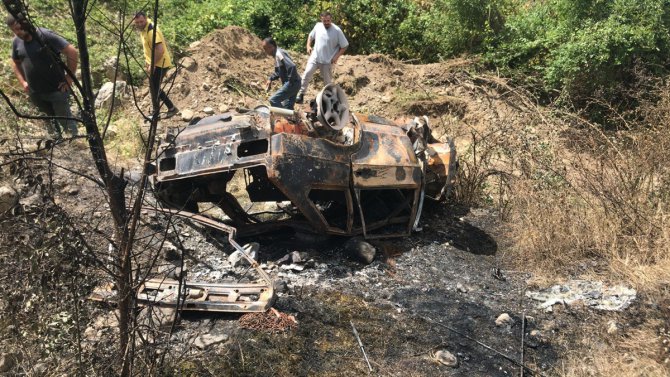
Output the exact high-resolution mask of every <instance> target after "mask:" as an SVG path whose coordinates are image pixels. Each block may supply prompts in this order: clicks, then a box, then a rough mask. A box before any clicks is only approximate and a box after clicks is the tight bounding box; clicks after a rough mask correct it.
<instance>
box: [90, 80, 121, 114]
mask: <svg viewBox="0 0 670 377" xmlns="http://www.w3.org/2000/svg"><path fill="white" fill-rule="evenodd" d="M126 90H127V84H126V82H125V81H117V82H116V92H115V97H116V99H115V101H119V100H120V99H121V98H122V97H123V95H124V94H125V92H126ZM112 92H114V83H112V82H110V81H108V82H106V83H104V84H102V87H101V88H100V90H99V91H98V95H97V96H96V97H95V107H97V108H101V107H106V106H109V102H110V101H111V100H112ZM117 103H118V102H117Z"/></svg>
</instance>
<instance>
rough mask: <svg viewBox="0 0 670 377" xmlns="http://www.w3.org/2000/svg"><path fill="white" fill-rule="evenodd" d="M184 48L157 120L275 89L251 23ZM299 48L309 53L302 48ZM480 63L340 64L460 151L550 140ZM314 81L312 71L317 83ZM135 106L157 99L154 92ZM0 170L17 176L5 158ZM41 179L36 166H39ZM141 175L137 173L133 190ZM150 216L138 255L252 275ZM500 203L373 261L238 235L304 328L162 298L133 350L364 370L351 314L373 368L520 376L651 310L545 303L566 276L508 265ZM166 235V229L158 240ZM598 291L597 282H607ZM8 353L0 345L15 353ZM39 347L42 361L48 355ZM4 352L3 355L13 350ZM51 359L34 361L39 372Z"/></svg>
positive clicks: (103, 338) (361, 105)
mask: <svg viewBox="0 0 670 377" xmlns="http://www.w3.org/2000/svg"><path fill="white" fill-rule="evenodd" d="M189 52H190V55H189V56H187V57H185V58H184V59H182V60H181V67H182V68H181V69H180V70H179V71H178V72H179V73H178V75H177V77H176V79H175V81H174V85H173V87H172V89H171V91H170V93H171V94H170V95H171V97H172V98H173V100H174V101H175V102H176V103H177V105H178V106H179V108H180V109H181V110H182V114H181V115H180V117H175V118H172V119H169V120H165V121H161V126H162V127H175V126H183V125H184V124H185V122H187V121H189V120H190V119H191V118H192V117H196V116H205V115H208V114H209V113H212V112H225V111H229V110H231V109H235V108H238V107H243V108H251V107H254V106H256V105H258V104H263V103H264V101H265V99H266V98H267V94H266V93H264V91H263V88H262V86H263V84H264V82H265V78H266V77H267V74H269V73H270V72H271V70H272V60H271V59H270V58H268V57H265V56H264V55H263V54H262V51H261V49H260V41H259V40H258V39H257V38H256V37H254V36H253V35H251V34H249V33H248V32H247V31H244V30H242V29H239V28H227V29H225V30H223V31H217V32H214V33H212V34H210V35H209V36H207V37H205V38H204V39H203V40H202V41H200V42H197V43H195V44H194V45H192V46H191V49H190V50H189ZM293 55H294V58H296V59H295V60H296V61H297V62H298V63H299V65H300V66H302V65H304V62H305V57H304V56H300V55H299V54H293ZM469 64H475V63H474V62H466V61H451V62H445V63H440V64H433V65H424V66H412V65H408V64H403V63H402V62H398V61H393V60H391V59H388V58H387V57H384V56H381V55H373V56H346V55H345V56H344V57H342V59H341V61H340V64H338V66H337V67H336V70H335V78H336V81H337V82H338V83H340V85H341V86H342V87H343V88H344V89H345V90H346V91H347V94H348V95H349V96H350V103H351V105H352V108H353V109H354V111H357V112H363V113H374V114H378V115H384V116H386V117H388V118H397V117H404V116H408V115H416V114H424V113H425V114H428V115H429V116H430V119H431V121H432V124H433V125H434V127H435V131H436V132H435V134H436V135H437V136H445V135H449V136H452V137H456V144H457V146H458V148H459V153H461V154H466V153H469V151H470V150H471V146H472V144H473V140H472V137H471V135H475V134H482V133H486V132H488V131H491V130H494V129H495V130H498V131H500V130H501V129H502V130H504V128H501V126H500V124H502V123H504V124H505V125H506V126H509V127H514V128H515V129H516V130H517V131H516V132H515V133H514V134H512V135H508V136H509V138H510V140H511V142H510V143H513V142H518V141H519V140H520V139H522V138H523V140H524V141H527V140H536V139H538V138H541V137H542V136H539V135H541V132H539V131H538V128H541V126H542V125H541V124H539V123H537V122H534V121H533V119H534V115H533V114H531V111H530V110H529V109H530V105H529V104H527V103H523V102H522V101H520V100H518V99H517V98H515V97H514V94H513V93H510V92H509V90H508V88H507V87H506V86H505V84H504V83H503V82H499V81H497V79H496V78H495V77H480V76H477V75H475V74H471V73H468V72H467V71H466V70H465V69H463V68H464V67H466V66H467V65H469ZM319 86H320V83H319V82H318V80H317V81H316V82H315V83H314V85H312V86H311V89H310V92H309V93H308V94H309V95H308V97H309V96H314V95H315V94H316V88H317V87H319ZM144 93H145V94H146V91H144ZM140 104H141V106H142V107H143V108H148V107H149V106H148V98H147V97H146V95H145V97H144V98H143V99H141V102H140ZM133 116H134V117H136V118H135V122H136V123H137V124H141V121H140V119H139V117H138V116H137V115H132V116H131V117H133ZM138 131H141V130H140V129H138ZM559 131H560V130H551V131H548V130H547V131H546V132H547V133H548V132H559ZM112 138H113V137H112ZM533 138H535V139H533ZM510 148H511V144H510ZM53 157H54V160H55V161H58V163H59V164H60V165H62V166H65V167H67V168H68V169H69V170H76V171H83V172H87V173H88V174H91V175H95V172H94V171H93V169H92V164H91V161H90V160H89V159H90V157H88V151H87V150H86V149H85V147H84V146H83V144H80V143H79V141H75V142H73V143H71V144H64V145H61V146H59V147H58V148H57V149H56V151H55V154H54V156H53ZM493 163H496V162H495V161H494V162H493ZM137 166H138V165H137V163H136V162H134V161H133V160H127V159H123V158H119V159H118V168H121V167H123V168H124V170H125V171H126V175H127V177H128V178H130V179H131V181H132V180H133V179H134V178H136V172H137V171H138V167H137ZM43 167H45V166H43ZM54 171H55V172H56V173H55V174H54V175H53V176H48V177H46V176H44V178H43V179H47V178H48V179H49V180H50V181H52V182H53V186H52V187H53V188H54V198H55V204H57V205H59V206H61V207H62V208H64V209H65V211H66V213H67V214H68V215H69V216H71V217H72V218H76V219H78V221H79V222H80V223H82V224H87V229H89V231H90V232H89V233H87V234H86V237H87V239H88V240H89V241H90V242H91V243H92V244H94V246H95V248H96V249H98V250H103V251H105V250H107V245H108V243H107V242H106V241H105V240H104V232H105V231H108V230H109V229H108V224H109V218H108V213H107V211H106V203H105V202H104V200H103V195H102V193H101V191H100V190H99V189H98V188H96V186H95V184H94V183H93V182H92V181H91V180H89V179H86V178H85V177H81V176H76V175H73V174H72V173H70V172H69V171H68V170H67V169H55V170H54ZM3 174H5V175H6V176H7V177H8V176H9V174H8V171H4V173H3ZM31 177H33V178H31V179H33V180H34V178H35V175H34V174H33V175H31ZM31 182H32V181H30V179H27V178H22V179H21V180H18V181H14V183H13V184H12V185H13V186H14V187H15V188H17V193H16V194H12V193H11V192H10V193H4V192H3V193H2V195H3V198H9V197H13V198H14V199H12V198H9V199H8V200H9V202H13V201H17V200H20V206H21V207H22V208H23V211H35V209H38V208H40V207H41V206H43V205H45V204H44V203H43V201H42V197H41V196H40V195H37V194H38V193H36V192H34V191H31V190H30V187H32V186H31ZM135 189H136V186H133V185H132V184H131V185H130V186H129V187H128V190H129V194H132V193H133V192H134V191H135ZM36 195H37V196H36ZM143 215H144V217H143V218H144V220H145V225H144V226H143V228H142V232H143V233H142V234H143V237H144V238H143V241H142V245H145V246H146V250H147V253H148V254H149V255H148V256H145V257H144V258H141V260H142V262H141V264H142V263H145V264H146V260H153V257H154V256H155V257H156V261H157V262H156V265H155V266H154V268H152V271H154V272H156V271H162V273H166V274H169V273H170V272H171V271H172V272H173V270H174V266H175V264H176V263H175V261H174V260H175V254H176V255H177V256H180V255H181V253H183V255H184V261H185V266H183V269H184V270H185V271H186V273H187V277H188V278H189V279H196V280H208V281H217V280H221V281H224V280H231V279H236V278H240V277H242V276H244V277H245V278H247V279H253V277H252V275H249V276H248V275H247V274H246V271H247V267H246V266H245V264H244V262H237V261H232V263H231V259H230V254H231V252H232V249H231V248H230V246H228V245H227V244H226V242H225V235H222V234H219V233H216V232H213V231H211V230H208V229H203V228H202V227H200V226H196V225H193V224H190V223H189V222H187V221H179V222H177V223H176V224H175V225H174V226H169V225H168V224H167V223H166V219H165V218H164V217H163V216H162V215H154V214H151V213H149V212H145V213H143ZM500 217H501V214H500V213H499V212H497V210H492V209H486V208H467V207H458V206H454V205H450V204H449V203H439V204H434V203H430V205H428V206H426V209H425V212H424V216H423V219H422V223H421V226H422V230H421V231H420V232H416V233H415V234H413V235H412V236H411V237H407V238H402V239H390V240H383V241H377V242H373V243H372V245H373V246H374V249H375V257H374V261H373V262H372V263H370V264H366V263H362V262H361V261H360V260H359V259H358V258H357V257H356V255H352V253H351V251H350V248H349V247H347V242H348V240H347V239H340V238H327V239H320V238H319V239H315V238H313V237H309V238H307V237H306V236H304V235H299V234H293V233H279V234H270V235H266V236H263V237H256V238H253V239H242V240H239V241H240V243H246V242H258V243H259V244H260V252H259V253H258V257H257V258H258V260H259V262H260V263H262V264H263V267H264V269H265V270H266V271H267V272H268V273H269V274H270V275H271V277H272V278H273V280H275V281H276V287H277V289H278V291H279V297H278V300H277V302H276V304H275V306H274V307H275V309H276V310H277V311H278V313H280V314H281V315H285V316H286V318H289V317H288V316H292V317H293V318H294V319H295V322H293V326H292V327H291V328H290V329H287V330H285V331H279V332H268V331H263V330H252V329H248V328H244V327H243V326H241V323H242V322H243V320H242V317H241V316H240V315H231V314H216V313H189V312H183V313H181V314H180V315H179V316H178V317H179V318H178V320H177V321H174V319H175V316H174V312H172V311H170V310H163V309H161V310H158V309H155V310H154V312H153V313H151V314H147V313H148V312H149V310H144V313H143V314H141V315H140V321H139V323H140V325H141V327H142V326H143V330H142V332H141V333H142V334H144V335H143V336H144V339H143V340H141V341H138V343H137V344H138V349H139V350H140V352H146V353H147V355H149V354H151V355H154V356H155V357H156V358H165V359H166V360H168V361H169V362H170V365H172V366H173V369H171V372H170V373H167V372H166V373H164V374H177V375H194V376H195V375H197V376H202V375H212V376H218V375H250V376H251V375H254V376H255V375H284V376H289V375H290V376H293V375H319V376H323V375H326V376H328V375H330V376H342V375H351V376H354V375H363V374H368V373H369V370H368V364H367V363H366V361H365V358H364V357H363V354H362V352H361V347H360V346H359V344H358V342H357V340H356V337H355V335H354V330H353V328H352V323H353V326H355V328H356V331H357V333H358V335H359V336H360V340H361V343H362V345H363V348H364V350H365V352H366V354H367V357H368V358H369V361H370V367H371V369H372V372H371V374H373V375H390V376H437V375H453V376H509V375H516V374H520V373H521V367H520V365H519V364H520V363H521V362H523V364H525V365H526V366H527V368H528V369H526V370H525V375H543V374H544V375H556V374H560V373H561V367H562V364H561V363H562V360H563V358H564V357H565V355H567V354H569V353H570V349H572V348H573V347H574V346H575V343H574V342H575V341H576V339H584V337H583V336H577V335H579V334H582V333H584V332H589V333H591V334H593V335H592V336H590V337H589V341H590V342H591V343H590V344H591V345H592V347H593V350H594V351H593V352H598V350H599V349H602V348H603V344H604V343H606V342H607V341H608V339H610V338H614V337H617V336H620V334H621V333H622V332H626V331H628V330H631V329H635V327H636V326H637V324H639V323H640V322H639V321H640V316H641V315H642V313H645V312H646V310H647V309H649V307H650V306H653V305H655V304H654V303H653V302H650V301H649V300H646V299H645V298H644V297H636V299H635V300H634V301H633V303H632V304H631V305H630V306H626V307H625V308H624V309H621V310H619V311H605V310H596V309H594V308H592V307H589V306H587V305H584V304H583V303H581V302H577V303H576V304H573V303H570V304H560V303H559V304H557V305H549V306H548V307H549V308H550V310H547V309H546V307H539V305H540V304H541V302H539V301H533V300H531V299H530V298H529V297H528V296H527V292H529V291H538V290H540V289H544V288H549V287H550V286H552V285H553V284H554V283H557V282H547V281H543V282H542V281H540V282H538V281H537V280H535V279H534V277H533V276H531V275H530V274H529V273H527V272H525V271H523V269H519V268H518V267H512V266H519V265H520V263H519V262H518V261H514V263H512V262H513V259H514V250H513V245H512V244H511V243H510V242H509V241H508V240H506V239H505V238H504V232H503V231H502V230H501V227H502V224H501V222H500ZM163 234H165V235H167V239H168V241H169V243H168V244H165V245H163V248H162V250H159V249H158V247H157V245H160V240H162V235H163ZM151 235H153V236H154V238H151V237H150V236H151ZM5 251H6V250H5ZM5 251H3V252H5ZM287 255H288V256H289V257H288V258H286V256H287ZM291 255H293V256H296V255H297V256H298V257H299V258H295V257H292V256H291ZM291 258H294V259H291ZM171 266H172V267H171ZM144 267H146V265H145V266H144ZM589 267H590V266H584V269H588V268H589ZM227 271H228V272H227ZM93 275H95V276H96V278H95V279H93V280H95V282H96V283H98V284H101V283H104V279H103V278H102V275H101V274H97V273H94V274H93ZM87 289H88V290H89V291H90V290H91V289H92V286H87ZM87 293H88V292H87ZM589 294H590V295H591V296H592V297H595V298H601V296H602V294H601V292H598V291H597V290H596V291H593V292H590V293H589ZM85 306H86V310H87V313H88V314H89V318H91V319H90V321H88V322H87V323H86V324H85V326H83V328H82V329H81V334H82V343H81V344H82V345H83V348H84V350H85V352H87V354H89V355H91V357H92V360H94V359H100V358H102V359H104V357H103V356H104V355H105V354H109V350H110V347H109V339H110V337H111V336H113V334H114V330H113V327H114V324H115V316H114V311H113V309H112V308H110V307H109V306H107V305H105V304H102V303H94V302H87V303H86V304H85ZM7 308H8V306H6V307H5V310H8V309H7ZM2 323H6V321H5V322H2ZM12 326H13V325H12ZM12 331H13V330H11V331H7V332H5V333H3V335H2V336H3V338H2V344H4V345H9V344H11V342H12V340H16V339H20V337H18V335H17V333H16V332H12ZM17 337H18V338H17ZM12 355H13V354H12ZM5 356H6V357H5ZM10 356H11V355H10V353H3V357H5V358H6V359H8V360H9V359H10ZM33 356H34V355H33ZM621 356H622V357H634V356H631V355H621ZM34 357H35V358H36V359H35V360H33V364H34V362H35V361H36V360H41V359H39V356H34ZM583 357H584V358H588V357H590V355H583ZM49 360H50V361H48V363H50V364H48V363H47V362H45V363H47V365H48V366H49V368H52V370H62V369H63V367H62V365H59V364H58V360H55V359H53V358H52V359H49ZM24 361H25V359H24ZM7 363H8V364H2V365H9V364H12V363H14V362H10V361H7ZM14 364H16V363H14ZM24 364H25V363H24ZM3 368H4V367H3ZM24 368H26V367H25V365H24ZM43 369H44V368H42V367H41V369H40V371H35V370H34V369H30V368H29V367H28V369H24V371H25V370H28V371H29V372H30V371H32V372H37V373H34V374H36V375H42V374H45V372H44V370H43ZM7 370H9V369H7ZM175 371H176V372H175ZM28 374H29V373H28Z"/></svg>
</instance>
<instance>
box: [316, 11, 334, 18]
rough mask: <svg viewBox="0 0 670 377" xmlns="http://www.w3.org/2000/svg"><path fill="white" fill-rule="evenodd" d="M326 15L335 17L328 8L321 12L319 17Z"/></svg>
mask: <svg viewBox="0 0 670 377" xmlns="http://www.w3.org/2000/svg"><path fill="white" fill-rule="evenodd" d="M326 16H330V17H333V14H332V13H330V12H329V11H327V10H324V11H323V12H321V15H320V16H319V17H326Z"/></svg>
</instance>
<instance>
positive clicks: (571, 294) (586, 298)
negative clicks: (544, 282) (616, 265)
mask: <svg viewBox="0 0 670 377" xmlns="http://www.w3.org/2000/svg"><path fill="white" fill-rule="evenodd" d="M526 296H528V297H530V298H532V299H533V300H536V301H542V303H541V304H540V305H539V308H541V309H545V310H547V311H551V307H552V306H553V305H556V304H564V305H572V304H574V303H576V302H578V301H581V302H583V303H584V305H585V306H587V307H589V308H593V309H598V310H611V311H621V310H623V309H626V308H627V307H628V306H630V304H631V303H632V302H633V301H635V298H636V296H637V292H636V291H635V289H632V288H628V287H625V286H623V285H613V286H608V285H606V284H604V283H603V282H600V281H594V282H593V281H587V280H571V281H569V282H567V283H566V284H563V285H554V286H553V287H551V288H547V289H543V290H540V291H536V292H534V291H527V292H526Z"/></svg>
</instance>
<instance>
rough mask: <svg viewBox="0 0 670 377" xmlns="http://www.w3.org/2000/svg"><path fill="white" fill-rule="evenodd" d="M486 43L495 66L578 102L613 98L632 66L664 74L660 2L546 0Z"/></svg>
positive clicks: (629, 78) (665, 23) (664, 6)
mask: <svg viewBox="0 0 670 377" xmlns="http://www.w3.org/2000/svg"><path fill="white" fill-rule="evenodd" d="M526 6H527V7H528V8H527V9H525V8H519V9H518V10H517V12H516V13H515V14H513V15H511V16H510V17H509V19H508V20H507V23H506V25H505V28H504V32H503V33H501V34H500V36H499V38H497V39H496V40H495V41H492V43H491V44H490V45H489V46H488V53H487V56H488V58H489V61H490V62H492V63H493V64H494V65H495V66H497V67H499V68H503V69H507V70H511V71H517V72H518V71H521V72H524V73H528V74H532V75H535V76H537V77H539V78H541V80H542V81H543V82H544V84H545V87H546V89H547V90H560V91H561V92H562V95H563V97H562V98H567V99H569V100H570V101H572V102H573V104H577V105H578V106H579V105H580V104H581V105H585V104H586V103H587V102H588V101H590V99H592V97H594V96H599V98H600V99H604V100H606V101H613V102H617V101H618V102H621V103H623V102H625V99H624V98H622V94H623V92H622V91H623V89H624V88H625V87H626V86H632V85H635V83H636V82H637V80H638V77H636V74H635V71H636V70H637V69H639V68H644V69H646V70H649V72H652V73H656V74H659V73H663V72H665V68H664V65H665V64H667V62H668V58H670V55H669V49H668V46H669V43H670V38H669V35H668V30H669V28H670V2H669V1H667V0H638V1H627V0H609V1H606V0H552V1H537V2H531V3H527V4H526Z"/></svg>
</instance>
